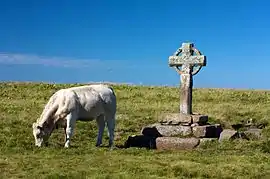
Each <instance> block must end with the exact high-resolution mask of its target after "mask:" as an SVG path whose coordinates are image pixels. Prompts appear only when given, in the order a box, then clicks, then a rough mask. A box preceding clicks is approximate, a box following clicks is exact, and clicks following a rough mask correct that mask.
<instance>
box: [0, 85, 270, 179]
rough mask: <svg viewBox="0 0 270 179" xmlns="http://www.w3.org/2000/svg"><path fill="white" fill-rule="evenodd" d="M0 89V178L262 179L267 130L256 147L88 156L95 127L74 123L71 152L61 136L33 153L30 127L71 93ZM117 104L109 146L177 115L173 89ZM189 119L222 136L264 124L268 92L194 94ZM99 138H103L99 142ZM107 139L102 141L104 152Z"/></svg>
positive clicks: (126, 94) (268, 148)
mask: <svg viewBox="0 0 270 179" xmlns="http://www.w3.org/2000/svg"><path fill="white" fill-rule="evenodd" d="M78 85H79V84H72V85H60V84H59V85H58V84H57V85H55V84H38V83H36V84H34V83H0V118H1V119H0V178H132V179H137V178H140V179H142V178H155V179H156V178H243V179H247V178H270V155H269V153H270V141H269V140H268V137H269V136H270V128H269V127H266V128H265V129H264V131H263V133H264V135H265V136H266V138H265V139H263V140H261V141H248V142H247V141H235V142H231V143H228V142H225V143H222V144H218V143H209V144H208V145H207V146H203V147H201V148H197V149H196V150H192V151H156V150H147V149H137V148H129V149H116V150H113V151H109V150H108V149H107V148H95V141H96V133H97V127H96V123H95V122H91V123H83V122H77V126H76V129H75V135H74V137H73V138H72V143H71V145H72V148H70V149H64V148H63V144H64V133H63V130H56V131H55V132H54V133H53V135H52V136H51V138H50V141H49V142H50V144H49V146H48V147H44V148H36V147H34V145H33V144H34V138H33V136H32V123H33V122H34V121H35V120H36V118H37V117H38V116H39V115H40V113H41V112H42V109H43V107H44V105H45V104H46V103H47V100H48V99H49V97H50V96H51V95H52V94H53V93H54V92H55V91H56V90H58V89H61V88H66V87H71V86H78ZM114 89H115V91H116V95H117V99H118V109H117V126H116V144H123V143H124V141H125V140H126V139H127V137H128V136H129V135H132V134H139V132H140V130H141V128H142V127H143V126H145V125H148V124H152V123H154V122H157V117H158V115H159V114H160V113H163V112H178V108H179V91H178V90H179V89H178V88H169V87H136V86H125V85H120V86H114ZM193 94H194V95H193V111H194V112H199V113H202V114H207V115H209V117H210V121H211V123H214V122H216V123H221V124H222V125H223V126H224V127H226V128H228V127H230V125H231V124H232V123H235V122H238V121H240V120H242V119H249V118H253V119H255V120H256V121H257V122H264V121H269V120H270V119H269V118H270V116H269V113H270V92H268V91H255V90H249V91H247V90H246V91H245V90H225V89H194V93H193ZM105 134H106V133H104V136H106V135H105ZM107 142H108V138H107V137H106V138H105V140H104V144H105V145H106V144H107Z"/></svg>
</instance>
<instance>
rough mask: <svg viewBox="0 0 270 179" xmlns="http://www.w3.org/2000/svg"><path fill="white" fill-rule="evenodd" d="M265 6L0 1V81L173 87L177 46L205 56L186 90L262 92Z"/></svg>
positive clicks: (269, 24)
mask: <svg viewBox="0 0 270 179" xmlns="http://www.w3.org/2000/svg"><path fill="white" fill-rule="evenodd" d="M269 7H270V1H266V0H265V1H263V0H261V1H260V0H256V1H255V0H254V1H249V0H242V1H240V0H226V1H225V0H223V1H214V0H204V1H201V0H193V1H181V0H166V1H163V0H160V1H158V0H155V1H154V0H136V1H124V0H114V1H113V0H90V1H86V0H85V1H81V0H76V1H75V0H73V1H68V0H66V1H61V0H57V1H52V0H47V1H34V0H32V1H29V0H25V1H19V0H2V1H0V22H1V27H0V80H4V81H6V80H15V81H53V82H61V83H72V82H88V81H113V82H125V83H135V84H140V83H142V84H145V85H178V84H179V78H180V77H179V75H177V73H176V72H175V71H174V69H172V68H170V67H169V66H168V56H170V55H172V54H173V53H174V52H175V50H176V49H177V48H179V47H180V46H181V44H182V43H183V42H193V43H194V44H195V47H196V48H197V49H199V50H200V51H201V52H202V53H203V54H204V55H206V56H207V66H206V67H204V68H202V70H201V71H200V73H198V74H197V75H196V76H194V87H204V88H208V87H211V88H212V87H214V88H257V89H258V88H259V89H270V83H269V82H268V80H267V79H268V76H269V75H270V71H269V70H268V69H269V67H270V58H269V57H270V53H269V51H268V49H269V47H270V36H269V32H270V20H269V19H270V11H269Z"/></svg>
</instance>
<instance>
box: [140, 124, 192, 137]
mask: <svg viewBox="0 0 270 179" xmlns="http://www.w3.org/2000/svg"><path fill="white" fill-rule="evenodd" d="M141 134H143V135H145V136H152V137H161V136H163V137H171V136H189V135H191V134H192V131H191V127H190V126H182V125H162V124H158V123H157V124H152V125H150V126H146V127H144V128H142V130H141Z"/></svg>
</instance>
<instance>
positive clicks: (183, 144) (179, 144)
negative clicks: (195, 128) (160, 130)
mask: <svg viewBox="0 0 270 179" xmlns="http://www.w3.org/2000/svg"><path fill="white" fill-rule="evenodd" d="M199 143H200V141H199V139H197V138H195V137H192V138H180V137H158V138H157V139H156V149H158V150H189V149H193V148H195V147H197V146H198V145H199Z"/></svg>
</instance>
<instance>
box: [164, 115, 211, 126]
mask: <svg viewBox="0 0 270 179" xmlns="http://www.w3.org/2000/svg"><path fill="white" fill-rule="evenodd" d="M159 121H160V123H162V124H167V125H179V124H182V123H185V124H192V123H199V124H205V123H207V121H208V116H206V115H201V114H191V115H188V114H182V113H165V114H162V115H160V116H159Z"/></svg>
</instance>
